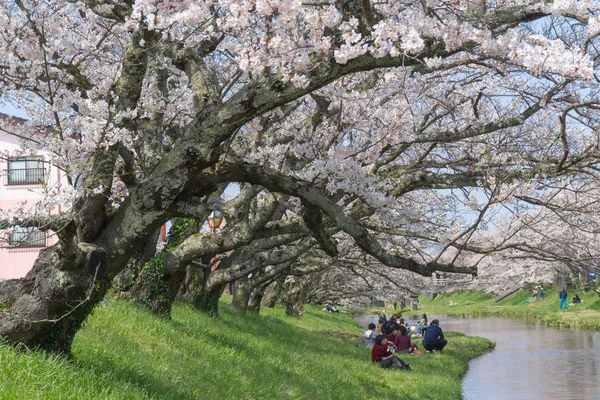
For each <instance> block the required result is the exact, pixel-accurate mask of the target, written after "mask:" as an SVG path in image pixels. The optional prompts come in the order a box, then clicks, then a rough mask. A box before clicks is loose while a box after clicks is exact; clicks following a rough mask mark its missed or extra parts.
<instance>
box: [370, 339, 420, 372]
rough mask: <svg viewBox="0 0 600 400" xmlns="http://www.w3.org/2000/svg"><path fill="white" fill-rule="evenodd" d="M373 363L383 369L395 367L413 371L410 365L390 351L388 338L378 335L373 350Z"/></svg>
mask: <svg viewBox="0 0 600 400" xmlns="http://www.w3.org/2000/svg"><path fill="white" fill-rule="evenodd" d="M371 361H372V362H374V363H377V364H379V365H380V366H381V367H382V368H389V367H391V366H395V367H397V368H402V369H406V370H407V371H410V370H411V368H410V365H408V364H407V363H405V362H404V361H402V360H401V359H399V358H398V357H396V356H395V355H393V354H392V352H391V351H389V350H388V343H387V338H386V337H385V336H383V335H377V337H376V338H375V345H374V346H373V349H372V350H371Z"/></svg>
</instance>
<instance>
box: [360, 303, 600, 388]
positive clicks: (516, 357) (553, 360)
mask: <svg viewBox="0 0 600 400" xmlns="http://www.w3.org/2000/svg"><path fill="white" fill-rule="evenodd" d="M405 318H406V316H405ZM408 318H409V321H410V322H411V323H414V321H416V319H417V316H409V317H408ZM434 318H437V319H439V320H440V328H442V329H443V330H444V331H454V332H461V333H464V334H465V335H469V336H481V337H485V338H488V339H490V340H493V341H494V342H496V348H495V349H494V350H493V351H492V352H491V353H488V354H485V355H483V356H481V357H479V358H476V359H474V360H472V361H471V362H470V363H469V370H468V372H467V374H466V375H465V377H464V380H463V398H464V399H467V400H480V399H482V400H488V399H490V400H493V399H511V400H526V399H527V400H529V399H543V400H546V399H581V400H583V399H600V334H598V332H586V331H575V330H569V329H553V328H547V327H545V326H543V325H540V324H538V323H537V322H528V321H520V320H511V319H500V318H472V317H470V316H461V315H428V319H429V321H431V320H432V319H434ZM358 321H359V322H360V323H361V324H362V325H364V326H365V327H366V325H367V324H368V323H369V322H376V321H375V317H372V316H363V317H361V318H359V319H358ZM420 341H421V340H420V339H419V341H418V342H417V343H419V342H420Z"/></svg>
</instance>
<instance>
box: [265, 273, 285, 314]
mask: <svg viewBox="0 0 600 400" xmlns="http://www.w3.org/2000/svg"><path fill="white" fill-rule="evenodd" d="M284 283H285V276H281V277H279V278H277V281H276V282H275V289H274V290H273V293H272V294H270V295H269V298H268V299H267V307H268V308H273V307H275V304H277V301H278V300H279V299H280V298H281V293H282V292H283V284H284Z"/></svg>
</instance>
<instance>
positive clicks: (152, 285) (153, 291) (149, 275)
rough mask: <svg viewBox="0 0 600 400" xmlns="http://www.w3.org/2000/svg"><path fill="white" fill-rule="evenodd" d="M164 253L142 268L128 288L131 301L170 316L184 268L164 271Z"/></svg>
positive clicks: (158, 314)
mask: <svg viewBox="0 0 600 400" xmlns="http://www.w3.org/2000/svg"><path fill="white" fill-rule="evenodd" d="M164 267H165V264H164V254H160V255H158V256H156V257H154V259H152V260H151V261H150V262H148V263H146V265H144V268H142V270H141V272H140V275H139V277H138V280H137V281H136V283H135V284H134V285H133V287H132V288H131V289H130V291H129V294H130V296H131V299H132V301H134V302H135V303H136V304H139V305H141V306H143V307H145V308H147V309H148V310H150V311H151V312H152V313H153V314H155V315H157V316H159V317H163V318H170V316H171V307H172V305H173V301H174V300H175V297H176V296H177V293H178V291H179V288H180V287H181V285H182V283H183V281H184V279H185V272H186V269H184V268H179V269H176V270H174V271H173V272H171V273H169V274H165V273H164Z"/></svg>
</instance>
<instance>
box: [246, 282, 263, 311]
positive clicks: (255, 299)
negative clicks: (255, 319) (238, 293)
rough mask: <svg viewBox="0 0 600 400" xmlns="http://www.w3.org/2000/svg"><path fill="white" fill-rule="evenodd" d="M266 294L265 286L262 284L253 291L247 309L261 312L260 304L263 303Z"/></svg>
mask: <svg viewBox="0 0 600 400" xmlns="http://www.w3.org/2000/svg"><path fill="white" fill-rule="evenodd" d="M264 296H265V288H264V287H262V286H261V287H258V288H256V290H254V291H253V292H252V295H251V296H250V301H249V302H248V307H247V309H248V310H250V311H252V312H255V313H259V312H260V304H261V303H262V300H263V297H264Z"/></svg>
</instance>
